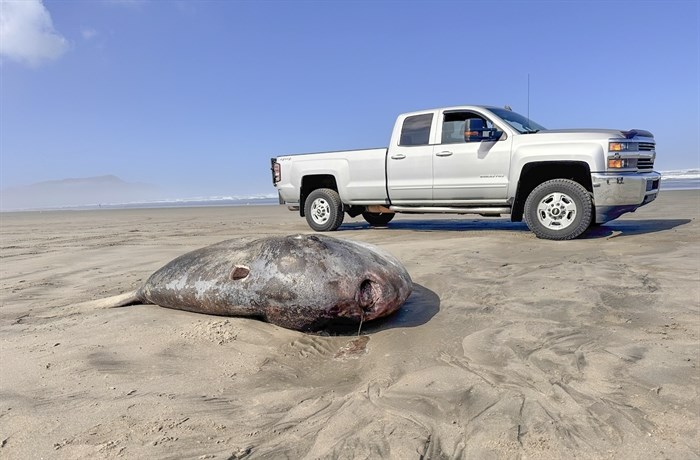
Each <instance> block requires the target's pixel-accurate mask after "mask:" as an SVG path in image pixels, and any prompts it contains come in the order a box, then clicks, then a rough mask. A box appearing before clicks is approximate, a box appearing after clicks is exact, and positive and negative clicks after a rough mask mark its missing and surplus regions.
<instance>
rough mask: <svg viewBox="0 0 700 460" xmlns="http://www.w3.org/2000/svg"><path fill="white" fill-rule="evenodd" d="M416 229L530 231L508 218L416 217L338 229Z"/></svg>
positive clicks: (426, 230)
mask: <svg viewBox="0 0 700 460" xmlns="http://www.w3.org/2000/svg"><path fill="white" fill-rule="evenodd" d="M367 229H375V230H392V229H393V230H414V231H417V232H442V231H445V232H450V231H452V232H463V231H493V230H511V231H516V232H529V231H530V230H529V229H528V228H527V225H525V223H523V222H511V221H510V220H507V219H498V220H479V219H433V220H431V219H415V220H399V221H392V222H391V223H389V225H388V226H387V227H370V225H369V224H368V223H366V222H349V223H347V224H343V225H342V226H341V227H340V228H339V229H338V231H344V230H367Z"/></svg>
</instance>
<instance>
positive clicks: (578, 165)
mask: <svg viewBox="0 0 700 460" xmlns="http://www.w3.org/2000/svg"><path fill="white" fill-rule="evenodd" d="M655 157H656V143H655V141H654V136H653V135H652V134H651V133H650V132H648V131H643V130H631V131H620V130H607V129H567V130H547V129H545V128H544V127H542V126H540V125H539V124H537V123H535V122H534V121H532V120H530V119H528V118H527V117H524V116H522V115H520V114H517V113H515V112H513V111H511V110H510V109H509V108H505V109H502V108H496V107H485V106H459V107H448V108H439V109H432V110H422V111H419V112H412V113H406V114H402V115H399V117H398V119H397V120H396V124H395V126H394V130H393V132H392V135H391V142H390V144H389V147H388V148H382V149H368V150H350V151H339V152H324V153H311V154H303V155H285V156H280V157H277V158H272V175H273V183H274V185H275V187H276V188H277V190H278V193H279V200H280V204H286V205H287V206H288V207H289V209H290V210H294V211H299V212H300V214H301V216H302V217H303V216H305V217H306V220H307V221H308V223H309V225H310V226H311V228H313V229H314V230H316V231H331V230H336V229H337V228H338V227H339V226H340V225H341V224H342V223H343V218H344V216H345V213H347V214H348V215H350V216H352V217H355V216H358V215H360V214H362V215H363V217H364V218H365V220H367V222H369V224H370V225H372V226H385V225H387V224H388V223H389V221H391V219H392V218H393V217H394V214H395V213H398V212H403V213H454V214H479V215H482V216H499V215H501V214H510V217H511V220H513V221H522V220H525V222H526V223H527V226H528V227H529V228H530V230H531V231H532V232H534V233H535V235H537V236H538V237H539V238H546V239H552V240H567V239H572V238H576V237H578V236H579V235H581V234H582V233H583V232H585V231H586V229H587V228H588V227H589V226H591V225H592V224H602V223H605V222H607V221H610V220H612V219H615V218H617V217H619V216H620V215H622V214H624V213H627V212H632V211H634V210H636V209H637V208H638V207H640V206H643V205H645V204H647V203H649V202H650V201H653V200H654V199H655V198H656V196H657V195H658V193H659V179H660V174H659V173H658V172H655V171H654V170H653V168H654V159H655Z"/></svg>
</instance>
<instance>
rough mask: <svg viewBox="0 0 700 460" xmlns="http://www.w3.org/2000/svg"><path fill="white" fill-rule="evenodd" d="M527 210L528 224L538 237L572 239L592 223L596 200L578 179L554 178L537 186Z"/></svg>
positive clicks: (531, 194) (525, 214) (529, 200)
mask: <svg viewBox="0 0 700 460" xmlns="http://www.w3.org/2000/svg"><path fill="white" fill-rule="evenodd" d="M524 211H525V212H524V216H523V217H524V218H525V223H526V224H527V226H528V227H529V228H530V230H531V231H532V232H533V233H534V234H535V235H536V236H537V237H538V238H543V239H547V240H571V239H574V238H576V237H578V236H580V235H581V234H582V233H583V232H585V231H586V229H588V227H589V226H590V225H591V220H592V218H593V200H592V199H591V195H590V193H588V190H586V189H585V188H584V187H583V186H582V185H581V184H579V183H578V182H574V181H572V180H569V179H553V180H549V181H547V182H543V183H542V184H540V185H538V186H537V187H535V189H534V190H533V191H532V192H531V193H530V195H529V196H528V197H527V200H526V201H525V210H524Z"/></svg>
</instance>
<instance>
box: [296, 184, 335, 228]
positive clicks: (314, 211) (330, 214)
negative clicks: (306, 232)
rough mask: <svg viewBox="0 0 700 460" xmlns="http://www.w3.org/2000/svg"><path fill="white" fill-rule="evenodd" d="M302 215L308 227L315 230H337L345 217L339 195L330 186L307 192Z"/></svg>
mask: <svg viewBox="0 0 700 460" xmlns="http://www.w3.org/2000/svg"><path fill="white" fill-rule="evenodd" d="M304 215H305V216H306V222H308V224H309V227H311V228H312V229H314V230H316V231H317V232H332V231H333V230H337V229H338V227H340V225H341V224H342V223H343V219H344V218H345V213H344V212H343V203H342V202H341V201H340V196H339V195H338V192H336V191H335V190H333V189H330V188H319V189H316V190H314V191H313V192H311V193H309V196H308V197H306V202H305V203H304Z"/></svg>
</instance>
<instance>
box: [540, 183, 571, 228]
mask: <svg viewBox="0 0 700 460" xmlns="http://www.w3.org/2000/svg"><path fill="white" fill-rule="evenodd" d="M577 211H578V209H577V207H576V202H575V201H574V200H573V199H572V198H571V197H570V196H569V195H567V194H566V193H561V192H554V193H550V194H548V195H546V196H545V197H544V198H542V199H541V200H540V202H539V204H538V205H537V218H538V219H539V221H540V223H541V224H542V225H543V226H544V227H546V228H548V229H550V230H563V229H565V228H567V227H569V226H570V225H571V224H573V223H574V220H575V219H576V214H577Z"/></svg>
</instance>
